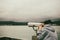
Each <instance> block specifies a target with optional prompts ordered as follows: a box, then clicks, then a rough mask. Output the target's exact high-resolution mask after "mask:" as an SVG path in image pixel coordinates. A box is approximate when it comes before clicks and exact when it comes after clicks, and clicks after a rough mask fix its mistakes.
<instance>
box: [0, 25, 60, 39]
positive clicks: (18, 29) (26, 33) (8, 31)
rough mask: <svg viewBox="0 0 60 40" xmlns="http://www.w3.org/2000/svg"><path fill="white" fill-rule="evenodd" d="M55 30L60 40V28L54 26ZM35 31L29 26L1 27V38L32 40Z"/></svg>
mask: <svg viewBox="0 0 60 40" xmlns="http://www.w3.org/2000/svg"><path fill="white" fill-rule="evenodd" d="M52 27H54V28H55V30H56V31H57V34H58V38H59V40H60V26H52ZM33 35H35V31H34V30H33V29H32V28H31V27H28V26H6V25H5V26H0V37H12V38H18V39H22V40H32V36H33Z"/></svg>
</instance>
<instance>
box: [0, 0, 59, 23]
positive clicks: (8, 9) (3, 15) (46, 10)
mask: <svg viewBox="0 0 60 40" xmlns="http://www.w3.org/2000/svg"><path fill="white" fill-rule="evenodd" d="M55 18H60V0H0V20H7V21H8V20H11V21H37V22H39V21H44V20H46V19H55Z"/></svg>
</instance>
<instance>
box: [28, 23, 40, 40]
mask: <svg viewBox="0 0 60 40" xmlns="http://www.w3.org/2000/svg"><path fill="white" fill-rule="evenodd" d="M39 25H41V23H36V22H28V27H32V28H33V30H34V31H35V33H36V34H35V35H34V36H32V40H37V29H38V26H39Z"/></svg>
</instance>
